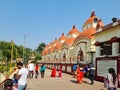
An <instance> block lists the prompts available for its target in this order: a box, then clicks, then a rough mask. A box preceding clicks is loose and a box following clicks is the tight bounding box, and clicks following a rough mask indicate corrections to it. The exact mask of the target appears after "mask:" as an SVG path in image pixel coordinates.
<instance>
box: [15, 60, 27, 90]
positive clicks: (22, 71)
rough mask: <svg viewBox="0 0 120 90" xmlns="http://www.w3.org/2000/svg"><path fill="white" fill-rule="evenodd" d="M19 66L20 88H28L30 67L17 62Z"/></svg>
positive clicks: (19, 89) (20, 89)
mask: <svg viewBox="0 0 120 90" xmlns="http://www.w3.org/2000/svg"><path fill="white" fill-rule="evenodd" d="M17 66H18V69H19V70H18V74H17V77H16V78H17V79H18V90H26V87H27V76H28V69H27V68H25V67H23V63H21V62H19V63H17Z"/></svg>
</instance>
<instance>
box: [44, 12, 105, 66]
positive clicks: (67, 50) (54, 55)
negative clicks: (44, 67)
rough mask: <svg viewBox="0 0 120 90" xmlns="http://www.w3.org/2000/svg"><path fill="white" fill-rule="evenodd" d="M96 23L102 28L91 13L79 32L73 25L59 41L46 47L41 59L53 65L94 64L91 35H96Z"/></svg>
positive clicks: (94, 39)
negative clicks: (56, 63)
mask: <svg viewBox="0 0 120 90" xmlns="http://www.w3.org/2000/svg"><path fill="white" fill-rule="evenodd" d="M98 23H100V25H101V26H103V23H102V21H101V20H100V19H99V18H98V17H97V16H96V15H95V12H94V11H92V13H91V15H90V17H89V18H88V19H87V20H86V21H85V23H84V24H83V27H82V30H81V32H80V31H79V30H78V29H77V28H76V27H75V25H73V28H72V29H71V30H70V31H69V32H68V34H67V35H66V36H65V35H64V33H63V34H62V36H61V37H60V38H59V39H55V40H54V41H53V42H51V43H50V44H48V45H46V47H45V49H44V50H43V52H42V56H43V57H42V59H43V60H45V61H46V62H54V63H55V62H58V63H59V62H61V63H62V62H63V63H73V62H79V63H84V64H86V63H90V62H92V63H94V61H95V51H96V50H95V45H94V43H95V41H96V38H95V37H94V36H93V34H94V33H96V30H97V28H98ZM101 26H99V27H101Z"/></svg>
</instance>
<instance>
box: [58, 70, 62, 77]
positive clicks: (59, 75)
mask: <svg viewBox="0 0 120 90" xmlns="http://www.w3.org/2000/svg"><path fill="white" fill-rule="evenodd" d="M58 77H62V68H59V71H58Z"/></svg>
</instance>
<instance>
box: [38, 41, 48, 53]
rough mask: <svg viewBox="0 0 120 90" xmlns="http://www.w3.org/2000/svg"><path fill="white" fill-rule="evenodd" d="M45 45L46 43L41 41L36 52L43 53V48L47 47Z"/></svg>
mask: <svg viewBox="0 0 120 90" xmlns="http://www.w3.org/2000/svg"><path fill="white" fill-rule="evenodd" d="M45 46H46V44H45V43H43V42H42V43H40V44H39V46H38V47H37V49H36V52H37V53H39V54H41V53H42V51H43V49H44V48H45Z"/></svg>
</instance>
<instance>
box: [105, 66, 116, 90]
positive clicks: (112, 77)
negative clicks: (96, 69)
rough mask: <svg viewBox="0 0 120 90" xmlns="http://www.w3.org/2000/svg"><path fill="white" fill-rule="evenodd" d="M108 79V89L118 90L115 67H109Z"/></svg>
mask: <svg viewBox="0 0 120 90" xmlns="http://www.w3.org/2000/svg"><path fill="white" fill-rule="evenodd" d="M107 79H108V90H117V85H118V81H117V75H116V73H115V69H114V68H109V69H108V74H107Z"/></svg>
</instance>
